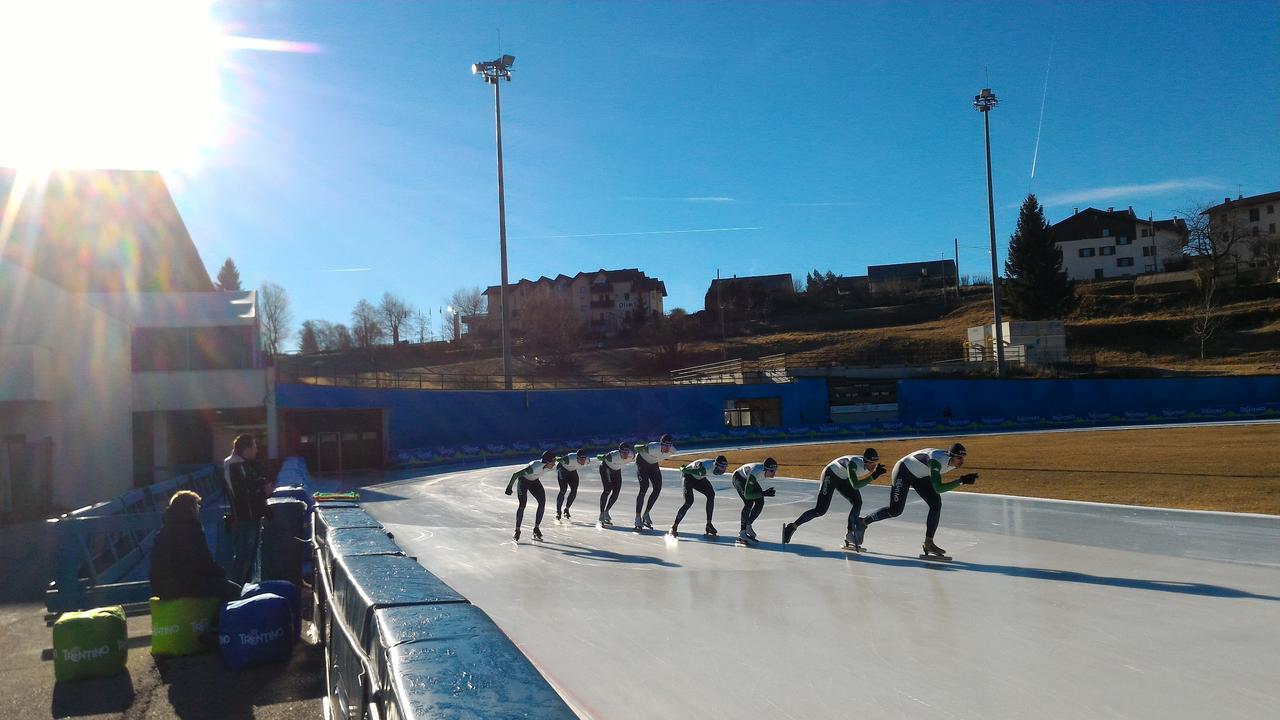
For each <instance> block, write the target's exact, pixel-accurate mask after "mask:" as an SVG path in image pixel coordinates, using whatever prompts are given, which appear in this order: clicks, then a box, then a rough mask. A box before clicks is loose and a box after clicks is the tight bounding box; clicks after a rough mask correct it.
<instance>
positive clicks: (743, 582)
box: [361, 468, 1280, 720]
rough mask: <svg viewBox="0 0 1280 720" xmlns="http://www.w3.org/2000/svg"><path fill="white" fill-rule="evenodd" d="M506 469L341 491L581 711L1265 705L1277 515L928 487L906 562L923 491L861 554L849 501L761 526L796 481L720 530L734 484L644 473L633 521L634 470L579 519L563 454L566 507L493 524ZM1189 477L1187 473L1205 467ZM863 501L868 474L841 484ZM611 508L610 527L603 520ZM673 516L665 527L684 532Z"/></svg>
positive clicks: (1230, 710) (907, 713)
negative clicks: (742, 541)
mask: <svg viewBox="0 0 1280 720" xmlns="http://www.w3.org/2000/svg"><path fill="white" fill-rule="evenodd" d="M514 469H515V468H493V469H486V470H474V471H466V472H457V473H449V474H444V475H435V476H430V477H425V478H409V479H401V480H396V481H392V482H386V483H383V484H380V485H376V486H372V487H367V488H363V489H362V490H361V496H362V499H363V500H364V501H365V507H366V508H367V509H368V511H369V512H370V513H372V514H373V515H374V516H375V517H376V518H378V519H379V520H380V521H382V522H383V523H384V524H385V525H386V526H387V528H388V529H389V530H391V531H392V532H394V533H395V535H396V539H397V541H398V542H399V543H400V545H401V547H403V548H404V549H405V551H406V552H408V553H409V554H411V555H414V556H416V557H417V558H418V559H419V560H420V561H421V562H422V564H423V565H425V566H426V567H427V568H428V569H430V570H431V571H432V572H434V573H436V574H437V575H438V576H440V577H441V578H442V579H444V580H445V581H446V582H448V583H449V584H450V585H452V586H453V587H454V588H456V589H457V590H458V591H460V592H461V593H463V594H464V595H466V596H467V597H468V598H470V600H471V601H472V602H473V603H474V604H476V605H478V606H479V607H481V608H483V609H484V610H486V611H487V612H488V613H489V614H490V615H491V616H492V617H493V619H494V620H495V621H496V622H497V623H498V625H499V626H501V627H502V629H503V630H504V631H506V633H507V634H508V635H510V636H511V638H512V639H513V640H514V641H515V642H516V643H517V644H518V645H519V646H520V648H521V649H522V650H524V652H525V653H526V654H527V655H528V656H529V658H530V659H531V660H532V661H533V662H534V664H535V665H537V666H538V668H539V669H540V670H541V671H542V672H543V674H544V675H545V676H546V677H547V678H548V679H549V680H550V681H551V682H552V683H553V684H554V685H555V686H556V687H557V689H559V690H560V691H561V693H562V694H563V695H564V696H565V698H566V700H567V701H568V702H569V703H570V705H571V706H572V707H573V708H574V709H575V710H576V711H577V712H578V713H579V714H580V715H582V716H583V717H590V718H609V719H611V720H620V719H624V718H643V719H645V720H653V719H654V718H708V719H709V718H733V719H734V720H744V719H747V718H842V719H845V718H862V717H865V718H868V719H870V718H876V719H877V720H879V719H881V718H884V719H888V718H1028V717H1037V718H1072V719H1073V720H1074V719H1078V718H1194V719H1195V720H1206V718H1210V719H1213V720H1218V719H1224V718H1272V717H1277V708H1280V517H1272V516H1258V515H1227V514H1220V513H1198V512H1180V511H1164V510H1155V509H1142V508H1132V507H1123V506H1104V505H1093V504H1086V503H1069V502H1058V501H1045V500H1030V499H1021V498H1011V497H1006V496H991V495H986V496H984V495H979V494H970V493H960V492H952V493H947V494H946V495H944V496H943V512H942V525H941V528H940V530H939V532H938V534H937V538H936V540H937V542H938V544H939V545H941V546H942V547H944V548H946V549H947V550H948V551H949V552H950V553H951V555H952V556H953V557H954V558H955V560H954V562H952V563H950V564H941V563H936V562H930V561H924V560H920V559H919V558H918V557H917V556H918V555H919V552H920V543H921V540H922V538H923V534H924V530H923V528H924V504H923V503H922V502H920V501H919V499H918V498H917V497H916V496H915V494H914V493H912V495H911V502H910V503H909V504H908V506H907V510H906V512H904V513H903V515H902V516H901V517H900V518H897V519H891V520H886V521H884V522H882V523H878V524H876V525H873V526H872V527H871V528H870V529H869V530H868V532H867V537H866V546H867V548H868V549H869V551H870V552H868V553H865V554H861V555H853V554H849V553H846V552H845V551H843V550H841V549H840V546H841V542H842V539H843V536H844V525H845V519H846V517H847V514H848V510H849V506H848V504H847V503H846V502H845V501H844V499H843V498H841V497H840V496H839V495H837V496H836V497H835V498H834V500H833V501H832V504H831V510H830V512H828V513H827V515H826V516H824V517H822V518H819V519H817V520H815V521H813V522H811V523H809V524H807V525H805V526H803V527H801V528H800V531H799V532H797V533H796V536H795V538H794V539H793V540H792V543H791V544H789V545H786V546H783V545H782V544H781V526H782V524H783V523H784V522H786V521H789V520H792V519H794V518H795V517H796V516H797V515H799V514H800V513H801V512H802V511H804V510H805V509H807V508H808V507H811V506H812V504H813V502H814V499H815V496H816V491H817V483H815V482H811V481H802V480H786V479H782V478H778V480H777V482H776V487H777V488H778V495H777V497H775V498H768V499H766V505H765V511H764V514H763V515H762V516H761V517H760V519H759V520H757V521H756V523H755V528H756V531H757V532H758V533H759V535H760V539H761V541H762V542H761V543H760V544H759V545H758V546H756V547H751V548H743V547H737V546H736V545H735V543H734V542H733V540H732V536H733V535H734V534H736V532H737V526H738V513H739V511H740V509H741V501H740V500H739V499H738V497H737V495H736V494H735V493H734V491H733V489H732V487H730V486H729V479H728V476H724V477H723V478H717V479H716V480H715V482H714V484H715V487H716V491H717V496H716V510H715V524H716V525H717V527H718V528H719V530H720V532H721V539H720V540H719V541H708V540H705V539H703V538H702V537H701V535H700V534H699V533H700V532H701V528H702V525H703V523H704V521H705V513H704V511H703V500H702V496H701V495H695V503H694V506H693V508H692V509H691V510H690V511H689V514H688V516H687V517H686V518H685V521H684V523H683V524H682V527H681V530H682V537H681V539H680V540H678V541H674V540H671V539H669V538H666V537H664V535H663V531H664V530H666V529H668V528H669V527H670V523H671V520H672V519H673V517H674V515H675V511H676V508H677V507H679V505H680V503H681V501H682V485H681V481H680V478H679V476H678V474H676V473H674V472H672V471H664V474H663V478H664V487H663V492H662V496H661V499H660V500H659V501H658V504H657V506H656V507H655V508H654V511H653V520H654V523H655V526H656V527H658V528H659V530H657V531H648V532H646V533H644V534H638V533H636V532H634V531H633V530H631V529H630V527H629V526H630V524H631V521H632V520H633V519H634V510H635V496H636V491H637V485H636V482H635V475H634V469H633V468H628V469H627V470H626V471H625V473H624V482H623V491H622V495H621V496H620V497H619V500H618V503H617V504H616V505H615V506H614V508H613V511H612V516H613V519H614V521H615V522H616V523H618V524H619V526H618V527H614V528H612V529H599V528H597V527H596V526H595V525H594V521H595V519H596V517H597V515H598V513H599V497H600V480H599V475H598V474H596V473H595V472H594V471H593V472H590V473H585V472H584V473H583V477H582V483H581V487H580V491H579V494H578V499H577V501H576V502H575V504H574V508H573V509H574V518H573V522H572V523H569V524H558V523H556V521H555V495H556V493H557V491H558V488H557V485H556V482H555V480H554V479H552V480H550V482H546V483H545V487H546V489H547V504H548V508H547V513H546V517H545V519H544V520H543V524H542V527H543V531H544V533H545V534H546V542H545V543H542V544H537V545H535V544H532V543H530V542H529V541H528V537H529V532H528V531H529V529H530V527H531V525H532V521H533V515H534V507H535V504H534V502H533V501H532V499H530V503H529V509H528V511H527V512H526V515H525V534H524V539H522V540H521V541H520V543H519V544H517V543H514V542H512V540H511V532H512V529H513V526H514V516H515V509H516V501H515V498H514V496H512V497H507V496H506V495H504V494H503V492H502V490H503V488H504V487H505V486H506V482H507V479H508V477H510V473H511V472H512V471H513V470H514ZM1205 491H1206V492H1211V491H1212V489H1211V488H1209V487H1206V488H1205ZM862 494H863V498H864V504H863V514H866V513H867V512H870V511H872V510H874V509H876V508H877V507H879V506H881V505H883V504H885V502H886V501H887V497H888V492H887V488H884V487H879V486H872V487H868V488H866V489H864V490H863V493H862ZM621 525H627V526H628V527H625V528H624V527H621ZM685 533H689V535H688V536H687V537H686V536H685Z"/></svg>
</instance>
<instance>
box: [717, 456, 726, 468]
mask: <svg viewBox="0 0 1280 720" xmlns="http://www.w3.org/2000/svg"><path fill="white" fill-rule="evenodd" d="M716 464H717V465H724V466H725V467H728V466H729V458H727V457H725V456H723V455H717V456H716Z"/></svg>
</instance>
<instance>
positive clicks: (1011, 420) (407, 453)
mask: <svg viewBox="0 0 1280 720" xmlns="http://www.w3.org/2000/svg"><path fill="white" fill-rule="evenodd" d="M1271 419H1280V403H1260V404H1257V405H1240V406H1235V407H1202V408H1196V409H1190V410H1163V411H1160V412H1149V411H1142V412H1135V411H1127V412H1091V413H1085V414H1050V415H1016V416H1012V417H1003V416H987V417H976V418H941V419H937V420H911V421H900V420H881V421H870V422H862V423H826V424H823V425H804V426H795V427H736V428H730V427H725V428H722V429H715V430H705V431H702V432H698V433H689V434H686V435H684V436H677V437H676V444H677V446H678V447H680V448H682V449H686V448H687V449H696V448H699V447H716V446H723V445H725V444H743V445H748V444H758V443H779V442H813V441H820V440H838V439H842V438H851V437H857V438H864V437H867V438H870V437H884V436H899V435H933V434H938V435H949V434H973V433H982V432H1010V431H1022V430H1052V429H1063V430H1066V429H1073V428H1087V427H1115V426H1124V425H1151V424H1165V423H1183V422H1188V423H1190V422H1213V421H1228V420H1237V421H1238V420H1271ZM621 439H623V438H614V437H590V438H550V439H542V440H537V441H532V442H522V443H513V444H509V445H497V444H487V445H461V446H440V447H426V448H418V449H412V450H397V451H394V452H392V453H390V455H389V457H388V458H387V464H388V465H389V466H390V467H393V468H404V469H409V468H418V467H432V466H445V465H450V466H452V465H458V466H480V465H487V464H490V463H492V462H494V461H512V462H523V461H527V460H529V459H530V458H532V457H534V456H535V455H538V454H541V453H542V452H543V451H544V450H547V449H552V450H556V451H567V450H575V449H577V448H587V449H588V450H589V451H591V452H593V453H594V452H604V451H605V450H609V449H611V448H614V447H617V445H618V441H619V440H621Z"/></svg>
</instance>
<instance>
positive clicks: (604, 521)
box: [597, 513, 613, 527]
mask: <svg viewBox="0 0 1280 720" xmlns="http://www.w3.org/2000/svg"><path fill="white" fill-rule="evenodd" d="M597 522H598V523H600V527H607V526H609V525H612V524H613V523H611V522H609V515H608V514H607V513H600V519H599V520H597Z"/></svg>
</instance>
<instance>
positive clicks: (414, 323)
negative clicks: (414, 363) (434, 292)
mask: <svg viewBox="0 0 1280 720" xmlns="http://www.w3.org/2000/svg"><path fill="white" fill-rule="evenodd" d="M409 327H410V328H412V329H413V331H414V333H415V334H416V335H417V337H418V343H419V344H422V343H426V342H428V341H430V340H432V339H434V338H435V333H434V332H432V329H431V309H430V308H428V309H427V310H426V312H423V311H422V310H415V311H414V313H413V315H411V316H410V317H409Z"/></svg>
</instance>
